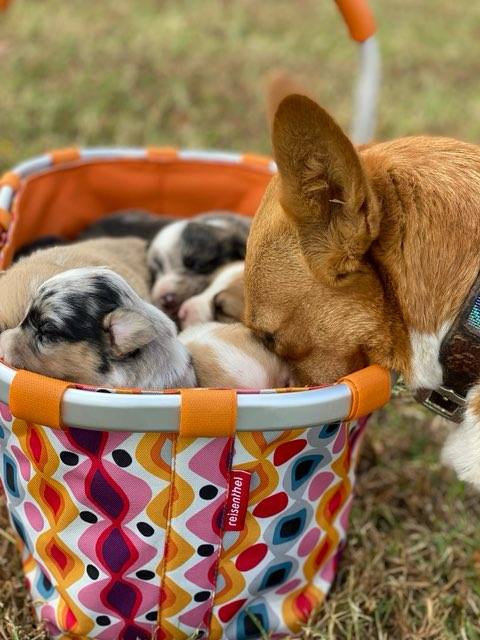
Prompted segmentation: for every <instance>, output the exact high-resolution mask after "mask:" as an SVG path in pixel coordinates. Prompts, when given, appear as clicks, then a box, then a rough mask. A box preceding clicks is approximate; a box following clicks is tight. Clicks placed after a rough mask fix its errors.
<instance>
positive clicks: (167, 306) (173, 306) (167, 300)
mask: <svg viewBox="0 0 480 640" xmlns="http://www.w3.org/2000/svg"><path fill="white" fill-rule="evenodd" d="M159 302H160V306H161V308H162V309H163V310H164V311H166V312H167V313H169V314H172V313H176V312H177V311H178V308H179V306H180V303H179V301H178V298H177V296H176V295H175V294H174V293H166V294H165V295H163V296H160V300H159Z"/></svg>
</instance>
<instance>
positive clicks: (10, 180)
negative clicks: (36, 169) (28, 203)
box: [0, 171, 20, 191]
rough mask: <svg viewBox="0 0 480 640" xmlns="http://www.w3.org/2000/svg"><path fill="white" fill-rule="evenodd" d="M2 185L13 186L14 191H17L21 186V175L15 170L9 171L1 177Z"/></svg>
mask: <svg viewBox="0 0 480 640" xmlns="http://www.w3.org/2000/svg"><path fill="white" fill-rule="evenodd" d="M0 187H11V188H12V189H13V190H14V191H17V190H18V188H19V187H20V176H19V175H17V174H16V173H14V172H13V171H7V173H4V174H3V176H2V177H1V178H0Z"/></svg>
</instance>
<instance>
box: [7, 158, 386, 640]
mask: <svg viewBox="0 0 480 640" xmlns="http://www.w3.org/2000/svg"><path fill="white" fill-rule="evenodd" d="M272 171H274V166H273V164H272V163H271V162H270V161H269V160H268V159H264V158H258V157H251V156H248V157H242V156H237V155H234V154H215V153H210V154H208V153H202V154H194V153H191V152H189V153H187V152H184V153H181V152H180V153H177V152H175V151H174V150H171V149H150V150H148V151H143V150H134V151H128V150H117V151H113V150H88V151H77V150H66V151H59V152H54V153H53V154H50V155H48V156H43V157H41V158H37V159H35V160H32V161H30V162H29V163H25V164H23V165H21V166H19V167H17V168H16V169H15V170H14V171H13V172H11V173H8V174H7V175H6V176H5V177H4V178H3V180H2V182H1V185H2V186H1V188H0V222H1V224H2V225H3V227H4V233H3V236H2V240H3V250H2V253H1V259H2V265H3V266H4V267H5V266H7V265H8V264H9V262H10V260H11V257H12V255H13V251H14V249H15V248H16V247H20V246H21V245H22V244H24V243H25V242H28V241H30V240H32V239H34V238H35V237H38V236H40V235H43V234H56V233H60V234H63V235H67V236H72V237H73V236H74V235H75V233H77V232H78V231H79V230H80V229H81V228H82V227H83V226H85V224H87V223H88V222H90V221H92V220H94V219H95V218H98V217H99V216H101V215H102V214H104V213H106V212H109V211H113V210H115V209H119V208H124V207H128V206H137V207H138V206H140V207H145V208H147V209H151V210H153V211H168V212H169V213H173V214H177V215H190V214H192V213H194V212H195V211H199V210H204V209H209V208H215V207H217V208H225V209H231V210H234V211H238V212H242V213H247V214H252V213H253V212H254V211H255V209H256V207H257V204H258V202H259V200H260V198H261V195H262V193H263V190H264V188H265V186H266V184H267V182H268V180H269V178H270V175H271V173H272ZM66 211H68V216H67V215H66V213H65V212H66ZM389 389H390V380H389V376H388V374H387V373H386V372H384V371H383V370H381V369H380V368H378V367H369V368H368V369H364V370H363V371H360V372H357V373H355V374H353V375H352V376H350V377H348V378H346V379H344V380H343V381H342V382H341V383H340V384H337V385H334V386H331V387H326V388H322V389H311V390H284V391H283V392H276V391H262V392H256V393H240V392H239V393H236V392H235V391H233V390H223V391H219V390H203V389H200V390H197V389H194V390H187V391H180V392H175V391H174V392H164V393H152V392H148V393H141V392H138V391H135V390H133V391H132V390H129V391H128V392H125V391H121V390H115V391H113V390H106V389H87V388H80V387H78V386H75V385H69V384H68V383H64V382H61V381H58V380H53V379H49V378H45V377H42V376H39V375H37V374H32V373H28V372H25V371H18V372H16V371H14V370H12V369H10V368H8V367H6V366H4V365H2V364H0V401H1V403H0V452H1V456H2V459H1V464H0V469H1V472H0V477H1V478H2V480H3V485H4V489H5V494H6V499H7V506H8V509H9V512H10V516H11V521H12V525H13V527H14V529H15V531H16V532H17V534H18V539H19V543H20V548H21V553H22V557H23V562H24V568H25V573H26V575H27V577H28V583H29V586H30V589H31V593H32V598H33V602H34V606H35V608H36V612H37V615H38V616H39V617H40V618H41V619H42V620H43V621H45V624H46V626H47V628H48V631H49V633H50V635H51V636H52V637H55V638H57V637H59V638H99V639H102V640H117V639H122V640H134V639H137V638H139V639H147V638H157V639H164V638H165V639H169V638H175V639H176V638H179V639H180V638H190V637H197V638H199V637H205V638H207V637H208V638H212V639H215V638H229V639H232V640H233V639H235V640H244V639H245V640H246V639H248V638H257V637H264V636H265V634H266V633H271V634H272V635H273V637H280V636H282V635H285V634H290V633H295V632H297V631H298V630H299V627H300V624H301V623H302V622H303V621H305V620H306V619H307V618H308V617H309V615H310V614H311V612H312V611H313V609H314V608H315V607H316V606H317V605H318V604H319V603H321V602H322V600H323V598H324V597H325V594H326V593H327V591H328V588H329V586H330V584H331V582H332V580H333V578H334V576H335V570H336V566H337V562H338V558H339V555H340V553H341V550H342V547H343V544H344V541H345V534H346V528H347V522H348V513H349V510H350V506H351V500H352V487H353V483H354V469H355V461H356V457H357V452H358V445H359V442H360V440H361V435H362V433H363V429H364V426H365V423H366V419H365V418H363V417H362V416H366V415H368V414H369V413H370V412H371V411H372V410H373V409H375V408H376V407H378V406H380V405H382V404H384V403H385V402H386V401H387V399H388V395H389ZM98 391H103V393H98ZM107 391H108V392H107ZM14 416H15V417H14ZM67 425H68V426H67Z"/></svg>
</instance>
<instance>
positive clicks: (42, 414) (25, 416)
mask: <svg viewBox="0 0 480 640" xmlns="http://www.w3.org/2000/svg"><path fill="white" fill-rule="evenodd" d="M70 386H71V384H70V383H69V382H65V381H64V380H55V379H54V378H47V377H46V376H41V375H39V374H38V373H32V372H31V371H23V370H20V371H17V373H16V374H15V377H14V378H13V380H12V383H11V385H10V396H9V401H8V404H9V406H10V411H11V412H12V415H14V416H15V417H16V418H20V419H21V420H25V422H34V423H35V424H41V425H45V426H47V427H53V428H55V429H61V428H62V427H63V423H62V415H61V405H62V398H63V394H64V393H65V391H66V390H67V389H68V388H69V387H70Z"/></svg>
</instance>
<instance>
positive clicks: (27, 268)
mask: <svg viewBox="0 0 480 640" xmlns="http://www.w3.org/2000/svg"><path fill="white" fill-rule="evenodd" d="M146 251H147V245H146V242H145V241H144V240H140V239H139V238H122V239H113V238H103V239H98V240H88V241H84V242H78V243H76V244H72V245H65V246H60V247H53V248H51V249H45V250H41V251H36V252H35V253H33V254H31V255H30V256H28V257H26V258H23V259H21V260H19V261H18V262H17V263H15V264H14V265H13V266H12V267H10V269H7V270H6V271H3V272H1V273H0V300H1V301H2V303H1V306H0V331H3V330H4V329H11V328H13V327H16V326H17V325H18V324H19V323H20V322H21V320H22V319H23V317H24V316H25V312H26V310H27V307H28V305H29V303H30V300H31V298H32V296H33V295H34V294H35V292H36V291H37V289H38V287H39V286H40V285H41V284H42V283H43V282H45V281H46V280H48V279H49V278H51V277H52V276H54V275H57V274H59V273H62V272H63V271H67V270H68V269H73V268H76V267H95V266H97V267H101V266H105V267H109V268H111V269H112V270H114V271H115V272H117V273H118V274H119V275H121V276H122V277H123V278H125V280H126V281H127V282H128V283H129V284H130V285H131V286H132V287H133V289H134V290H135V291H136V292H137V293H138V295H140V296H141V297H142V298H146V299H149V295H150V275H149V271H148V267H147V262H146Z"/></svg>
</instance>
